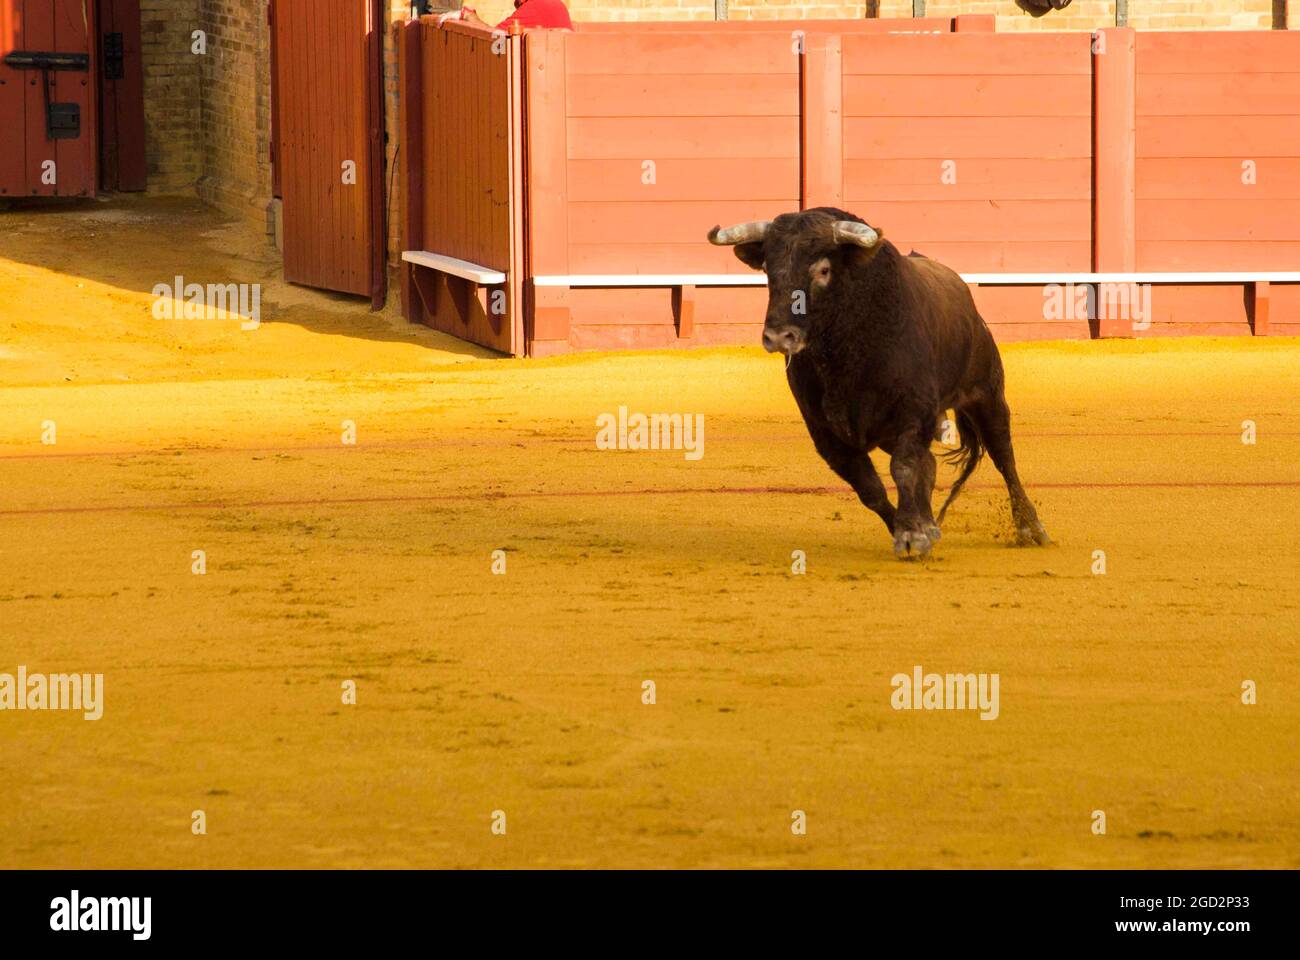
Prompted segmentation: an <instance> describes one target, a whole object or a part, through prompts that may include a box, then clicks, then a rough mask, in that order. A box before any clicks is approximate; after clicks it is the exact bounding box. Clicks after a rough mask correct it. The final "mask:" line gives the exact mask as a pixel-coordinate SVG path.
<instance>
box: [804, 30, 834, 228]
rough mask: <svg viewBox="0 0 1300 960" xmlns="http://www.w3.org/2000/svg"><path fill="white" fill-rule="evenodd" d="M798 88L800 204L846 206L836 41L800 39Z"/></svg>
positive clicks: (826, 37)
mask: <svg viewBox="0 0 1300 960" xmlns="http://www.w3.org/2000/svg"><path fill="white" fill-rule="evenodd" d="M804 44H805V46H804V53H803V56H802V57H801V58H800V60H801V66H802V70H801V76H800V83H799V141H800V142H799V151H800V154H801V156H802V158H803V160H802V170H801V176H800V180H801V182H800V185H799V204H800V206H801V207H802V208H803V209H804V210H807V209H808V208H809V207H842V206H843V205H844V110H843V100H844V60H843V55H842V53H841V45H840V38H839V37H838V36H836V35H831V36H811V37H805V38H804Z"/></svg>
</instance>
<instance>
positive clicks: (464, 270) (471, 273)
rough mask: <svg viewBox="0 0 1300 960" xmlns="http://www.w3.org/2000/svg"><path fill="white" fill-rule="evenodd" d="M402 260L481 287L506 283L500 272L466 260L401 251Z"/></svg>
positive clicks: (503, 275) (417, 251) (426, 252)
mask: <svg viewBox="0 0 1300 960" xmlns="http://www.w3.org/2000/svg"><path fill="white" fill-rule="evenodd" d="M402 259H403V260H405V261H406V262H407V263H414V264H416V265H417V266H421V267H429V268H430V269H431V270H440V271H442V272H443V273H450V274H451V275H452V276H453V277H463V278H464V279H466V280H473V281H474V282H475V283H478V284H482V285H483V286H492V285H494V284H498V283H505V282H506V275H505V274H504V273H502V272H501V271H500V270H490V269H488V268H487V267H484V266H482V265H480V264H477V263H470V262H469V261H468V260H458V259H456V258H455V257H445V256H443V255H442V254H441V253H429V252H428V251H427V250H403V251H402Z"/></svg>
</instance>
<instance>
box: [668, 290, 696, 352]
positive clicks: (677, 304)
mask: <svg viewBox="0 0 1300 960" xmlns="http://www.w3.org/2000/svg"><path fill="white" fill-rule="evenodd" d="M673 324H674V325H675V326H676V327H677V339H679V340H689V339H690V338H691V337H693V336H695V285H694V284H691V283H683V284H681V285H680V286H676V287H673Z"/></svg>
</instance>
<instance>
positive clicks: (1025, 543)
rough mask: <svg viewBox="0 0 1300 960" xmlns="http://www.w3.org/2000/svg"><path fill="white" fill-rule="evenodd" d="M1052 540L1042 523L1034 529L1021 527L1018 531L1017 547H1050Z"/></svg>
mask: <svg viewBox="0 0 1300 960" xmlns="http://www.w3.org/2000/svg"><path fill="white" fill-rule="evenodd" d="M1051 545H1052V538H1051V537H1049V536H1048V535H1047V531H1046V530H1044V529H1043V525H1042V524H1041V523H1036V524H1034V525H1033V526H1032V527H1021V528H1020V529H1019V530H1017V531H1016V546H1018V547H1032V546H1039V547H1050V546H1051Z"/></svg>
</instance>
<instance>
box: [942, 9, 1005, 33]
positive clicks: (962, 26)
mask: <svg viewBox="0 0 1300 960" xmlns="http://www.w3.org/2000/svg"><path fill="white" fill-rule="evenodd" d="M997 28H998V18H997V17H996V16H994V15H993V14H991V13H962V14H959V15H957V16H955V17H953V18H952V32H953V33H994V32H996V31H997Z"/></svg>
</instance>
